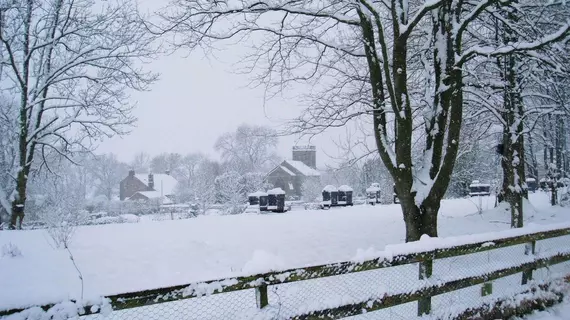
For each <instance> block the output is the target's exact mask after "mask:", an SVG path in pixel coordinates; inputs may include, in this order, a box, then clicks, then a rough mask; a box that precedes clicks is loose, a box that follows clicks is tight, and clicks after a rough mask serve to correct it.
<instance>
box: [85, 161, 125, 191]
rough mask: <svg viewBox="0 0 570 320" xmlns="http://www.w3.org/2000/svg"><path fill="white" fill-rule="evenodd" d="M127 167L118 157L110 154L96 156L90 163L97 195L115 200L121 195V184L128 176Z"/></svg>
mask: <svg viewBox="0 0 570 320" xmlns="http://www.w3.org/2000/svg"><path fill="white" fill-rule="evenodd" d="M127 168H128V167H127V165H126V164H124V163H121V162H120V161H119V160H118V159H117V155H115V154H112V153H109V154H103V155H96V156H94V157H93V159H92V160H91V161H90V164H89V169H90V171H91V173H92V176H93V178H94V179H95V180H96V188H97V195H104V196H105V197H106V198H107V200H113V198H114V197H117V196H118V195H119V192H118V190H119V184H120V183H121V180H122V179H123V178H124V177H126V176H127V173H128V169H127Z"/></svg>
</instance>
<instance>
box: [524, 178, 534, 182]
mask: <svg viewBox="0 0 570 320" xmlns="http://www.w3.org/2000/svg"><path fill="white" fill-rule="evenodd" d="M526 181H527V182H536V179H535V178H526Z"/></svg>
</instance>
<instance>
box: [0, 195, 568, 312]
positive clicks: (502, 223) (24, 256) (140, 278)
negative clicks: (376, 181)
mask: <svg viewBox="0 0 570 320" xmlns="http://www.w3.org/2000/svg"><path fill="white" fill-rule="evenodd" d="M530 200H531V203H532V204H533V208H529V210H528V211H527V221H526V223H530V222H532V223H538V224H550V223H557V222H564V221H570V214H569V212H568V209H567V208H560V207H554V208H552V207H550V206H549V204H548V197H547V195H546V194H544V193H536V194H531V199H530ZM494 201H495V200H494V198H493V197H484V198H483V201H482V207H483V210H489V209H492V208H493V205H494ZM477 211H478V200H477V198H469V199H454V200H444V201H443V203H442V205H441V210H440V217H439V220H438V223H439V230H440V236H457V235H462V234H472V233H481V232H490V231H498V230H504V229H508V228H509V227H510V225H509V214H508V213H507V212H500V211H498V210H490V211H487V212H485V213H484V214H482V215H479V214H478V213H477ZM404 230H405V229H404V223H403V220H402V213H401V209H400V206H399V205H380V206H354V207H351V208H333V209H331V210H307V211H304V210H300V211H291V212H288V213H285V214H266V215H236V216H200V217H198V218H196V219H189V220H174V221H152V222H150V221H149V222H144V223H130V224H109V225H97V226H84V227H79V228H77V229H76V231H75V233H74V235H73V238H72V242H71V244H70V246H69V249H70V252H71V253H72V254H73V257H74V259H75V262H76V263H77V266H78V268H79V270H80V271H81V273H82V275H83V279H84V297H85V298H89V297H97V296H102V295H109V294H115V293H123V292H129V291H136V290H143V289H151V288H157V287H164V286H172V285H180V284H185V283H189V282H195V281H202V280H210V279H216V278H223V277H229V276H235V275H239V274H243V273H247V272H249V271H256V272H258V271H259V272H260V271H264V270H263V269H264V268H265V269H266V270H265V271H268V270H269V269H272V268H295V267H302V266H309V265H315V264H323V263H328V262H338V261H345V260H349V259H351V258H354V257H355V256H357V252H360V253H362V252H363V251H366V250H368V251H372V252H373V251H374V250H382V249H383V248H384V247H385V246H386V245H388V244H395V243H401V242H403V241H404ZM50 243H51V241H50V237H49V235H48V234H47V232H46V231H45V230H30V231H3V232H0V247H5V246H8V245H10V244H11V245H12V246H16V247H17V248H18V249H19V250H20V252H21V255H20V256H15V257H12V256H11V255H4V256H1V257H0V270H2V274H4V275H9V276H4V277H0V288H3V289H2V290H0V310H2V309H7V308H15V307H23V306H27V305H32V304H44V303H48V302H57V301H61V300H64V299H77V298H79V297H80V295H81V282H80V280H79V278H78V274H77V271H76V270H75V267H74V266H73V263H72V261H71V260H70V259H69V253H68V252H67V251H65V250H63V249H54V248H53V247H52V246H51V245H50ZM0 252H2V251H0ZM263 260H271V264H270V265H267V264H265V265H264V263H263ZM416 271H417V269H414V272H416ZM6 288H8V289H7V290H6ZM244 294H246V293H244ZM248 294H249V293H248Z"/></svg>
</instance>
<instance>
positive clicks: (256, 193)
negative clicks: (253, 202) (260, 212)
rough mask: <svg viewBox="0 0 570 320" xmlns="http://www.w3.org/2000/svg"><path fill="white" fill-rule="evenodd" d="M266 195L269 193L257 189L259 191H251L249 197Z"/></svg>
mask: <svg viewBox="0 0 570 320" xmlns="http://www.w3.org/2000/svg"><path fill="white" fill-rule="evenodd" d="M266 195H267V193H265V192H263V191H257V192H254V193H250V194H249V195H248V197H263V196H266Z"/></svg>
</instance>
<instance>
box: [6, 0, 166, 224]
mask: <svg viewBox="0 0 570 320" xmlns="http://www.w3.org/2000/svg"><path fill="white" fill-rule="evenodd" d="M1 6H2V10H1V11H2V15H1V21H0V25H1V28H0V44H1V47H0V50H1V51H2V65H3V66H4V67H3V68H2V72H3V75H2V79H3V83H2V89H3V90H7V91H10V92H14V93H15V96H16V105H17V115H18V116H17V118H16V119H17V120H16V121H17V127H18V129H17V135H18V137H17V146H18V157H17V163H18V166H17V172H16V186H15V189H16V190H15V192H14V194H15V196H14V198H13V200H12V204H11V221H10V226H11V228H16V226H17V225H18V224H19V225H21V222H22V220H23V219H24V212H25V203H26V188H27V185H28V177H29V175H30V173H31V171H32V165H33V164H34V163H37V161H35V158H36V157H39V158H40V159H41V158H44V154H45V152H46V151H47V150H52V151H55V152H57V153H59V154H60V156H62V157H69V155H70V154H71V153H73V152H74V151H77V150H84V149H91V147H92V145H91V143H92V142H94V141H95V140H96V139H99V138H101V137H105V136H107V137H108V136H112V135H115V134H123V133H126V132H127V128H128V127H129V125H131V124H132V123H133V122H134V120H135V119H134V118H133V117H132V115H131V109H132V106H131V105H130V104H129V102H128V100H127V99H128V96H127V94H126V93H127V92H126V90H127V89H135V90H144V89H146V88H147V86H148V85H149V84H150V83H152V82H153V81H154V80H155V79H156V76H155V75H154V74H151V73H147V72H144V71H143V70H142V69H141V68H140V67H139V61H144V60H145V59H147V58H151V57H153V55H154V53H155V50H154V49H153V48H155V46H154V45H153V44H152V41H153V37H152V36H151V35H150V34H149V33H148V32H147V31H146V29H145V27H144V25H143V24H142V23H140V19H139V18H138V14H137V7H136V4H135V3H134V1H131V0H119V1H113V2H101V3H100V4H99V5H97V6H94V5H93V2H92V1H90V0H48V1H32V0H14V1H2V2H1Z"/></svg>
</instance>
